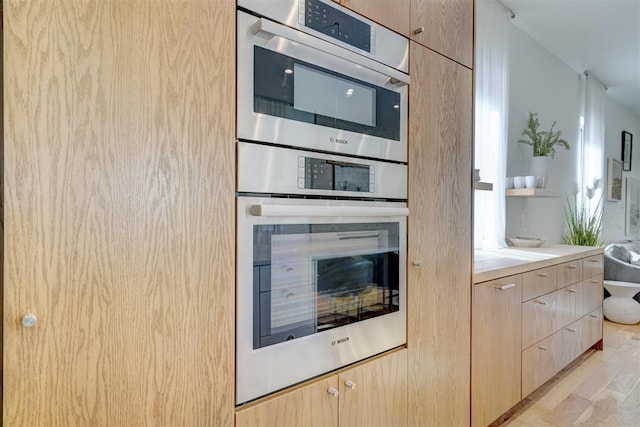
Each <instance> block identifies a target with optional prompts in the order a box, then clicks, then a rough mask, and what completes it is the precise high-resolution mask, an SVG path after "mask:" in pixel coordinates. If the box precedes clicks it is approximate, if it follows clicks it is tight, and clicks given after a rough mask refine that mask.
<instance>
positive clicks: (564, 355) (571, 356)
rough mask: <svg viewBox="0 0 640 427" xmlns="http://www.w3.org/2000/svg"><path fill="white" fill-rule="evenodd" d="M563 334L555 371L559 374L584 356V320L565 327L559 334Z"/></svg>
mask: <svg viewBox="0 0 640 427" xmlns="http://www.w3.org/2000/svg"><path fill="white" fill-rule="evenodd" d="M558 333H559V334H561V340H560V347H559V348H558V349H557V351H558V355H557V357H556V358H555V361H556V363H557V365H556V367H555V371H556V372H558V371H560V370H561V369H563V368H564V367H565V366H567V365H568V364H569V363H571V362H573V361H574V360H575V358H576V357H578V356H580V355H581V354H582V319H578V320H577V321H575V322H573V323H571V324H570V325H568V326H565V327H564V328H562V330H560V331H559V332H558Z"/></svg>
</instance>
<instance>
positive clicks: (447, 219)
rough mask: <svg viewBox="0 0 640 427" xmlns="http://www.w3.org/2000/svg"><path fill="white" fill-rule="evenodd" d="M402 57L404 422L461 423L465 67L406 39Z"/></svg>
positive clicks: (467, 118)
mask: <svg viewBox="0 0 640 427" xmlns="http://www.w3.org/2000/svg"><path fill="white" fill-rule="evenodd" d="M410 57H411V64H410V75H411V85H410V86H409V97H410V99H411V100H412V101H411V117H410V126H409V201H408V204H409V209H410V211H411V215H410V216H409V222H408V229H409V230H408V239H407V240H408V260H409V270H408V273H407V279H408V280H407V300H408V325H407V331H408V350H409V395H408V399H409V414H410V418H409V425H421V426H427V425H468V424H469V421H470V420H469V405H470V402H469V389H470V375H469V371H470V360H471V357H470V339H469V336H470V323H471V314H470V309H471V289H470V287H469V284H470V282H471V217H472V216H471V194H472V188H471V179H470V171H471V110H472V105H471V100H472V88H471V70H469V69H467V68H465V67H463V66H461V65H459V64H457V63H455V62H453V61H451V60H449V59H447V58H445V57H443V56H441V55H439V54H437V53H435V52H433V51H431V50H429V49H426V48H425V47H423V46H421V45H419V44H417V43H414V42H411V44H410ZM414 262H416V264H419V263H420V262H421V263H422V264H421V266H416V265H413V263H414Z"/></svg>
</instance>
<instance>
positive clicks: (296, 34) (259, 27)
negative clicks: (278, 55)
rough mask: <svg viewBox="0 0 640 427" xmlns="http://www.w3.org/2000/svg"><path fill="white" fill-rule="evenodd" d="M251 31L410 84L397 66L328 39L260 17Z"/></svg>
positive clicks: (393, 82)
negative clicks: (350, 49) (304, 47)
mask: <svg viewBox="0 0 640 427" xmlns="http://www.w3.org/2000/svg"><path fill="white" fill-rule="evenodd" d="M251 32H252V33H253V34H254V35H258V34H260V35H261V36H262V37H264V36H267V38H268V39H269V38H271V37H273V36H278V37H282V38H284V39H287V40H290V41H292V42H296V43H300V44H303V45H305V46H308V47H310V48H312V49H316V50H320V51H322V52H325V53H328V54H329V55H333V56H337V57H338V58H342V59H344V60H346V61H349V62H353V63H354V64H357V65H361V66H363V67H366V68H369V69H370V70H373V71H376V72H378V73H380V74H382V75H385V76H387V77H389V81H388V83H389V84H391V85H396V86H405V85H408V84H409V81H410V79H409V76H408V75H406V74H404V73H403V72H401V71H398V70H396V69H395V68H392V67H389V66H387V65H384V64H382V63H380V62H377V61H374V60H373V59H370V58H367V57H366V56H361V55H358V54H357V53H353V52H350V51H349V50H347V49H345V48H342V47H340V46H336V45H334V44H331V43H329V42H327V41H324V40H322V39H319V38H317V37H313V36H311V35H308V34H305V33H303V32H301V31H299V30H294V29H292V28H289V27H285V26H284V25H279V24H276V23H275V22H272V21H269V20H267V19H264V18H260V19H258V20H257V21H256V22H255V23H254V24H253V25H252V26H251Z"/></svg>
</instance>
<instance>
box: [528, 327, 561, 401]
mask: <svg viewBox="0 0 640 427" xmlns="http://www.w3.org/2000/svg"><path fill="white" fill-rule="evenodd" d="M561 349H562V331H560V332H558V333H556V334H553V335H551V336H550V337H548V338H545V339H544V340H542V341H540V342H538V343H536V344H534V345H532V346H531V347H529V348H527V349H526V350H524V351H523V352H522V397H523V398H525V397H527V396H528V395H529V394H531V393H532V392H533V391H534V390H535V389H537V388H538V387H540V386H541V385H542V384H544V383H546V382H547V381H548V380H549V379H550V378H551V377H552V376H554V375H555V373H556V372H557V371H556V369H557V367H558V365H559V363H558V362H557V361H556V359H557V358H559V357H561V356H562V351H561Z"/></svg>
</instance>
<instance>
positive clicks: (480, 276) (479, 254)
mask: <svg viewBox="0 0 640 427" xmlns="http://www.w3.org/2000/svg"><path fill="white" fill-rule="evenodd" d="M602 252H603V248H601V247H591V246H570V245H549V246H542V247H539V248H516V247H509V248H504V249H481V250H475V251H474V253H473V258H474V259H473V261H474V262H473V283H480V282H486V281H488V280H493V279H497V278H499V277H504V276H510V275H512V274H520V273H524V272H525V271H530V270H535V269H537V268H544V267H549V266H551V265H555V264H560V263H563V262H569V261H573V260H575V259H579V258H584V257H588V256H592V255H599V254H601V253H602Z"/></svg>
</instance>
